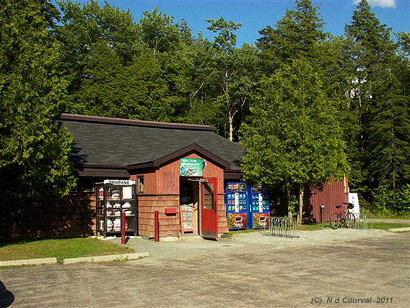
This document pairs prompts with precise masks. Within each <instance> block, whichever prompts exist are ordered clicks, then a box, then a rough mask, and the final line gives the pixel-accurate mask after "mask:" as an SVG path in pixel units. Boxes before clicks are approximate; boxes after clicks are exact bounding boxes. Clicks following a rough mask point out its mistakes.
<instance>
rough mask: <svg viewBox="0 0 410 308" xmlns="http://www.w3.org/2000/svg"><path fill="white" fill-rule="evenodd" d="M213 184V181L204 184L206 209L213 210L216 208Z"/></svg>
mask: <svg viewBox="0 0 410 308" xmlns="http://www.w3.org/2000/svg"><path fill="white" fill-rule="evenodd" d="M213 186H214V185H213V183H205V184H204V209H206V210H213V209H214V208H215V202H214V187H213Z"/></svg>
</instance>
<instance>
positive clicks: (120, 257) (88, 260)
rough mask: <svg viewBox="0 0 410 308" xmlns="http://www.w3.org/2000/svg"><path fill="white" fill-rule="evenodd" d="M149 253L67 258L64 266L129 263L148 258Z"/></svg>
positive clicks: (63, 262) (64, 260)
mask: <svg viewBox="0 0 410 308" xmlns="http://www.w3.org/2000/svg"><path fill="white" fill-rule="evenodd" d="M148 256H149V253H148V252H140V253H125V254H119V255H107V256H94V257H82V258H67V259H63V260H62V262H61V263H62V264H64V265H67V264H74V263H96V262H111V261H128V260H136V259H139V258H143V257H148Z"/></svg>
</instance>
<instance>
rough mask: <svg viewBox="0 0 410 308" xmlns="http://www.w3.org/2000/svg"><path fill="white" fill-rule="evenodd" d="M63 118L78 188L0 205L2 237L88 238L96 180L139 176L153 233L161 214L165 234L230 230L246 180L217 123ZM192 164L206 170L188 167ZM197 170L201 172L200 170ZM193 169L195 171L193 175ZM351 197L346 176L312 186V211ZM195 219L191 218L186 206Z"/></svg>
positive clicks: (236, 151)
mask: <svg viewBox="0 0 410 308" xmlns="http://www.w3.org/2000/svg"><path fill="white" fill-rule="evenodd" d="M60 121H61V124H62V126H63V127H66V128H67V129H68V130H69V131H70V132H71V133H72V134H73V136H74V144H73V152H72V156H71V159H72V161H73V163H74V164H75V167H76V175H77V176H78V182H77V188H76V189H75V190H73V191H72V193H71V194H70V195H69V196H68V197H67V198H65V199H64V200H61V201H58V202H57V203H55V202H54V203H53V202H46V203H45V202H39V203H36V204H33V203H27V204H25V203H24V204H23V203H22V204H16V205H13V206H12V207H10V206H9V205H8V204H0V205H1V206H0V214H2V215H0V239H19V238H45V237H49V238H50V237H71V236H86V235H92V234H94V233H96V232H97V231H99V230H98V226H99V225H100V221H98V222H97V221H96V204H97V203H98V202H99V201H98V200H97V198H96V189H95V187H96V183H101V182H102V181H104V180H108V179H118V180H134V181H135V182H136V196H137V212H138V214H137V219H136V221H137V227H136V228H137V230H138V232H137V233H138V234H139V235H141V236H144V237H148V238H152V237H154V232H155V230H154V212H155V211H158V212H159V224H160V237H177V236H180V235H181V234H183V233H184V232H185V231H188V232H193V233H196V234H198V235H202V236H204V237H211V238H217V237H218V236H220V235H221V234H223V233H226V232H228V223H227V213H226V208H225V200H224V188H225V185H226V183H227V182H239V181H241V177H242V173H241V169H240V162H241V158H242V156H243V155H244V154H245V152H244V149H243V148H242V147H241V146H240V145H239V144H238V143H234V142H231V141H229V140H227V139H225V138H223V137H221V136H219V135H217V134H216V133H214V131H213V129H212V127H210V126H204V125H190V124H177V123H162V122H149V121H135V120H126V119H116V118H104V117H96V116H84V115H74V114H62V115H61V119H60ZM190 162H194V163H196V164H197V165H199V166H200V170H199V171H198V170H196V171H194V173H192V170H188V171H187V172H186V170H185V169H184V168H185V167H186V165H184V164H187V163H188V164H189V163H190ZM197 171H198V173H195V172H197ZM190 172H191V173H190ZM345 201H347V182H345V181H343V182H339V183H334V184H330V183H326V184H325V187H324V190H323V191H322V192H320V191H313V192H312V197H311V199H310V203H311V204H310V205H309V208H308V209H307V211H306V212H307V213H308V215H309V216H310V217H311V220H312V221H316V222H319V221H320V215H321V213H320V205H322V204H323V205H325V212H324V219H325V220H328V219H329V216H330V215H331V213H332V212H334V211H335V205H336V204H340V203H342V202H345ZM187 205H189V206H188V209H189V210H190V211H191V212H190V213H191V214H192V215H191V216H192V217H193V218H192V221H190V222H186V221H185V216H186V215H185V214H186V213H185V212H184V208H185V206H187Z"/></svg>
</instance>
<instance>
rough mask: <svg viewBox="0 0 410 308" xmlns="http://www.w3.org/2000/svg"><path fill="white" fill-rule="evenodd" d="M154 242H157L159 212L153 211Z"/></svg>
mask: <svg viewBox="0 0 410 308" xmlns="http://www.w3.org/2000/svg"><path fill="white" fill-rule="evenodd" d="M154 223H155V242H159V212H158V211H155V219H154Z"/></svg>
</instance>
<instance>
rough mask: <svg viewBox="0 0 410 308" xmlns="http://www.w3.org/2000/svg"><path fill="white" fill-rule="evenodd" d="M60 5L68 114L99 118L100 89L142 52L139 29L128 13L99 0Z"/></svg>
mask: <svg viewBox="0 0 410 308" xmlns="http://www.w3.org/2000/svg"><path fill="white" fill-rule="evenodd" d="M58 3H59V6H60V10H61V11H62V13H63V17H62V20H61V25H60V26H59V27H58V28H57V34H58V40H59V41H60V42H61V44H62V51H63V56H64V57H63V59H62V61H61V62H62V64H61V69H63V70H64V72H65V75H66V76H67V79H68V80H69V86H68V98H69V100H70V103H69V104H67V106H66V109H65V111H68V112H73V113H86V114H95V115H97V114H98V113H96V110H98V111H100V110H101V109H102V106H101V105H100V104H99V102H98V95H102V92H101V88H102V87H104V86H105V83H106V82H108V81H109V80H112V78H114V77H115V75H116V74H117V73H119V72H121V70H122V67H123V66H124V65H129V63H130V62H131V61H132V58H133V57H134V55H136V54H137V53H138V52H140V50H141V49H142V43H141V42H140V39H139V28H138V26H137V25H136V24H135V23H134V21H133V18H132V15H131V13H130V12H129V11H121V10H120V9H118V8H115V7H112V6H110V5H109V4H108V2H105V3H104V6H102V7H100V6H99V4H98V1H96V0H91V1H90V2H87V3H85V4H83V5H81V4H80V3H79V2H76V3H73V2H71V1H59V2H58ZM103 114H105V115H107V114H109V110H107V111H105V112H104V113H103Z"/></svg>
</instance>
